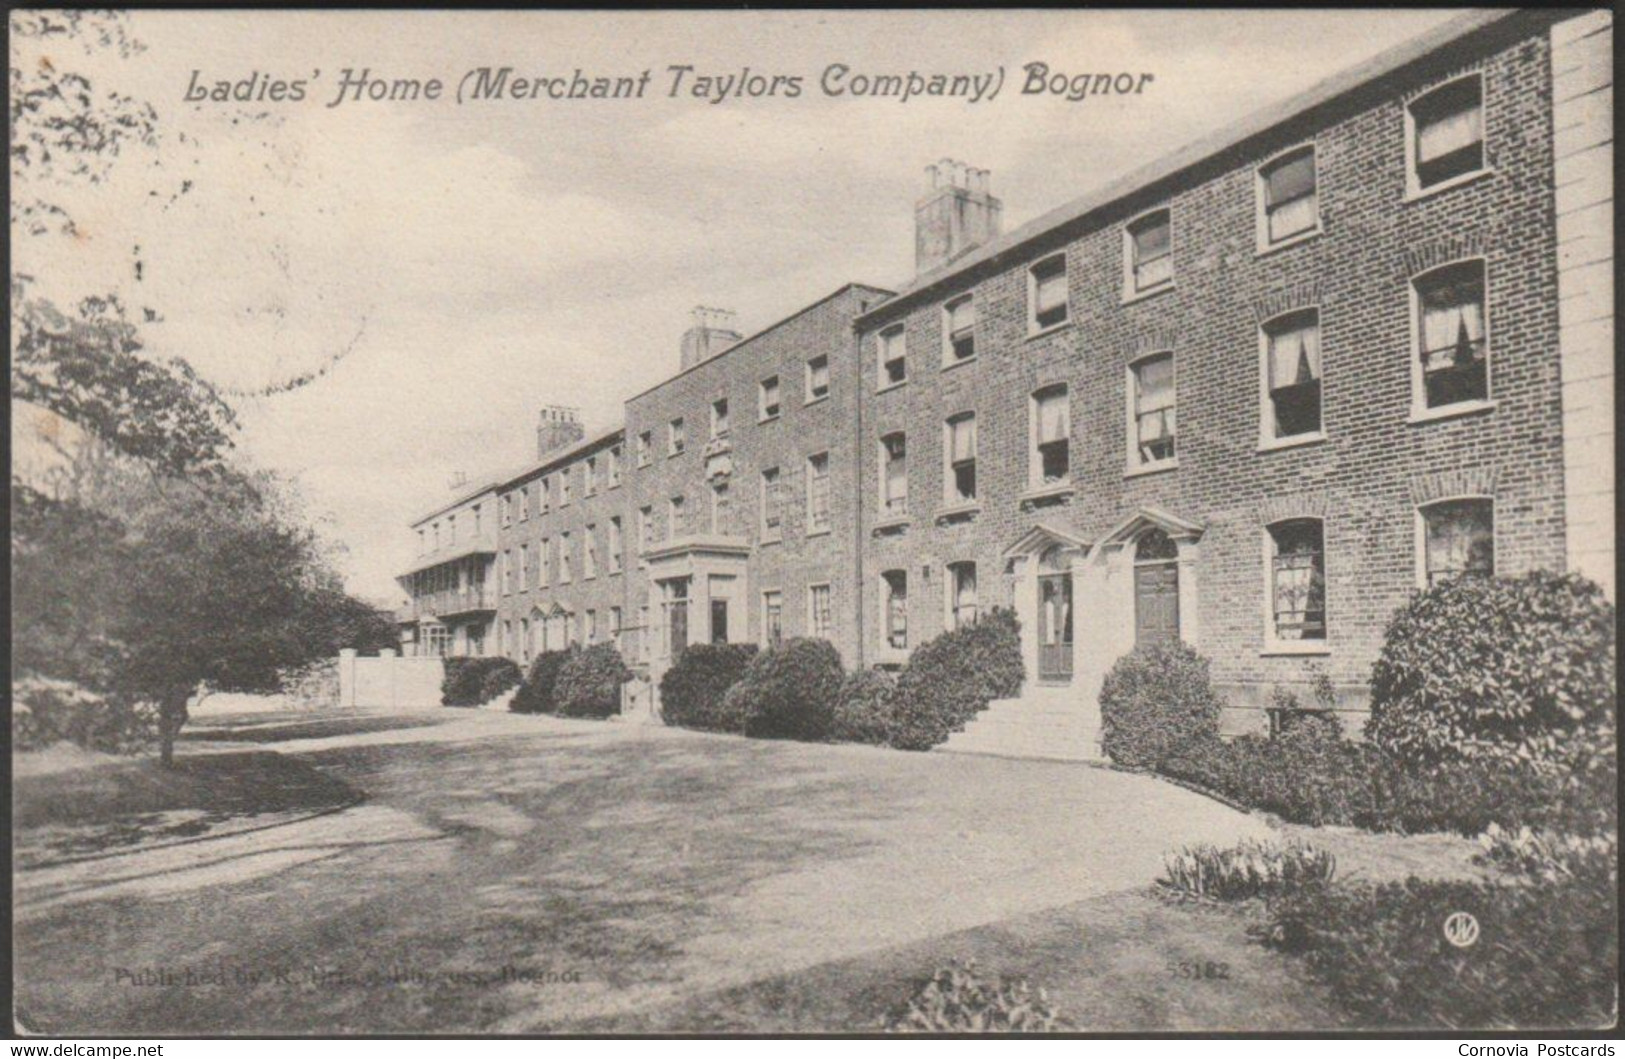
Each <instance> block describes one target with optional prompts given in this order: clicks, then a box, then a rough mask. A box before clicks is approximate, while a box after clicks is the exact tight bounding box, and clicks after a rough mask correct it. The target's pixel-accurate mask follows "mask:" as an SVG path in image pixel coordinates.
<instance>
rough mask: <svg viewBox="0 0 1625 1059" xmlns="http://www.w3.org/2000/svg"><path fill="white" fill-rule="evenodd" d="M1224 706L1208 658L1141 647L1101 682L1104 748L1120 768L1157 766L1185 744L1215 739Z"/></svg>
mask: <svg viewBox="0 0 1625 1059" xmlns="http://www.w3.org/2000/svg"><path fill="white" fill-rule="evenodd" d="M1220 706H1221V703H1220V702H1219V696H1218V694H1217V693H1216V692H1215V691H1214V690H1213V682H1212V680H1211V678H1210V677H1209V676H1208V662H1207V659H1205V658H1203V657H1202V656H1201V655H1199V654H1197V653H1196V651H1195V650H1194V649H1193V648H1192V647H1191V646H1190V645H1189V644H1185V643H1166V644H1162V643H1159V644H1142V645H1140V646H1138V647H1136V648H1135V649H1134V650H1133V651H1130V652H1129V653H1128V654H1126V655H1124V656H1123V657H1122V658H1119V659H1118V660H1117V662H1116V664H1114V665H1113V666H1112V668H1111V671H1110V672H1108V673H1107V674H1106V679H1105V680H1104V681H1103V682H1102V684H1101V687H1100V726H1101V728H1100V740H1101V746H1102V747H1103V748H1104V749H1105V751H1106V755H1107V756H1108V757H1110V758H1111V759H1112V760H1113V761H1114V762H1116V763H1117V764H1119V765H1123V766H1126V767H1128V768H1155V767H1157V766H1158V765H1160V764H1161V763H1162V761H1163V759H1164V758H1166V757H1167V756H1168V755H1169V754H1171V753H1173V752H1174V751H1175V750H1177V749H1178V748H1179V747H1181V746H1184V745H1185V744H1188V743H1191V742H1194V741H1198V740H1217V739H1218V735H1219V709H1220Z"/></svg>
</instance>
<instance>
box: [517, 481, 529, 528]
mask: <svg viewBox="0 0 1625 1059" xmlns="http://www.w3.org/2000/svg"><path fill="white" fill-rule="evenodd" d="M528 518H530V486H528V485H522V486H520V487H519V521H520V522H524V521H525V520H526V519H528Z"/></svg>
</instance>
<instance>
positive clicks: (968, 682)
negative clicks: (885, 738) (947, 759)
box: [891, 608, 1026, 750]
mask: <svg viewBox="0 0 1625 1059" xmlns="http://www.w3.org/2000/svg"><path fill="white" fill-rule="evenodd" d="M1025 679H1026V669H1025V667H1024V666H1023V664H1022V661H1021V632H1020V626H1019V624H1018V623H1017V622H1016V616H1015V612H1014V611H1011V610H1009V609H1007V608H994V609H993V610H990V611H988V612H987V613H986V614H984V615H983V616H982V617H981V618H980V619H979V620H977V621H974V622H972V623H970V624H969V625H966V626H964V627H962V628H958V629H952V630H950V631H948V632H945V633H943V634H942V635H940V636H937V637H935V638H934V639H931V640H928V641H926V642H925V643H923V644H921V645H920V646H919V647H917V648H915V649H914V653H913V654H912V655H910V656H909V660H908V664H907V665H906V666H904V667H903V671H902V673H901V674H899V675H898V678H897V689H896V692H895V696H894V700H893V707H894V708H893V710H892V724H891V745H892V746H894V747H896V748H898V749H899V750H929V749H931V748H932V747H934V746H936V745H937V744H938V743H942V742H944V741H946V740H947V738H948V736H950V735H951V734H953V733H954V732H956V731H958V730H959V729H961V728H963V727H964V726H965V724H966V722H968V721H970V720H971V718H973V717H975V716H976V715H977V714H978V713H980V712H981V711H982V710H984V709H986V708H987V704H988V703H989V702H991V701H993V700H994V699H1006V698H1012V697H1014V696H1016V695H1018V694H1020V693H1021V684H1022V681H1023V680H1025Z"/></svg>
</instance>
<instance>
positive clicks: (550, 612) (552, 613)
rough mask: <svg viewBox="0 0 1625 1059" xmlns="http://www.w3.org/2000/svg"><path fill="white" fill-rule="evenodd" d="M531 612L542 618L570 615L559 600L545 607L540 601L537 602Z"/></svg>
mask: <svg viewBox="0 0 1625 1059" xmlns="http://www.w3.org/2000/svg"><path fill="white" fill-rule="evenodd" d="M531 613H532V614H535V615H536V616H538V617H541V618H563V617H566V616H568V615H569V613H570V612H569V611H567V610H565V609H564V607H562V606H561V605H560V604H559V601H558V600H554V601H553V605H552V606H551V607H544V606H542V605H541V604H540V603H538V604H536V606H535V607H534V608H532V610H531Z"/></svg>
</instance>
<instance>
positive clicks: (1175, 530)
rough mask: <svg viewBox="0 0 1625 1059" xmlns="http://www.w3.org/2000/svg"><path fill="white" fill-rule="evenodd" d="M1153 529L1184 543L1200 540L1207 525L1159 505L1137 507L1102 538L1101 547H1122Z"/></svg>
mask: <svg viewBox="0 0 1625 1059" xmlns="http://www.w3.org/2000/svg"><path fill="white" fill-rule="evenodd" d="M1152 529H1156V530H1161V531H1162V532H1163V533H1166V534H1167V535H1168V536H1169V538H1171V539H1172V540H1174V541H1176V542H1178V543H1180V544H1184V543H1187V542H1191V541H1196V540H1200V539H1201V537H1202V534H1203V532H1204V531H1205V530H1206V529H1207V527H1206V526H1204V525H1202V524H1201V523H1200V522H1191V521H1190V520H1188V519H1182V518H1180V517H1179V516H1178V515H1171V514H1169V513H1168V512H1166V511H1164V510H1162V509H1161V508H1159V507H1142V508H1138V509H1136V510H1135V512H1134V514H1132V515H1130V516H1129V517H1128V518H1126V519H1124V520H1123V521H1122V522H1120V523H1118V524H1117V526H1116V527H1114V528H1113V529H1112V531H1111V532H1110V533H1108V534H1106V535H1105V536H1104V537H1102V538H1100V544H1099V547H1100V548H1102V549H1106V548H1121V547H1123V546H1124V545H1126V544H1130V543H1132V542H1133V541H1135V540H1136V539H1137V538H1139V536H1140V535H1141V534H1143V533H1145V532H1146V531H1147V530H1152Z"/></svg>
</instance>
